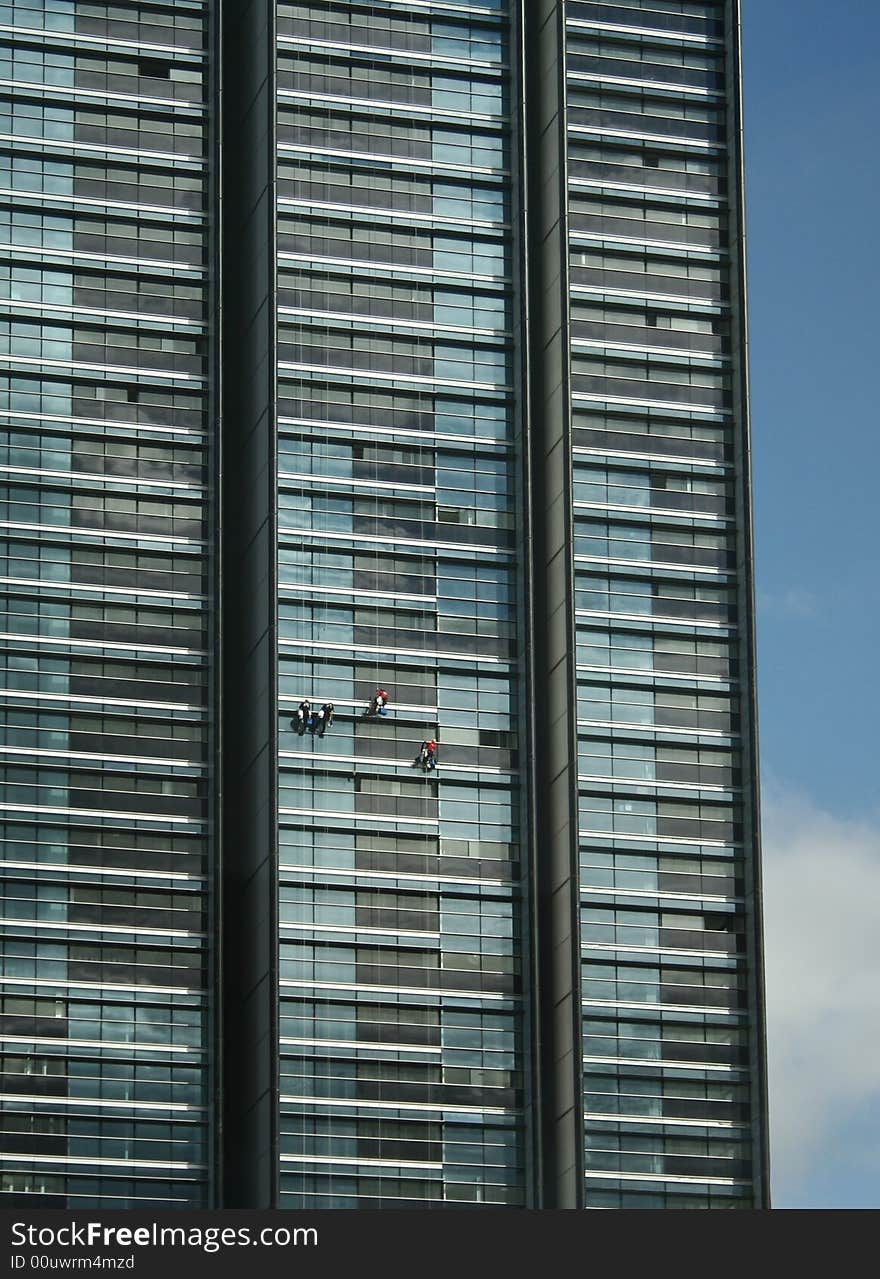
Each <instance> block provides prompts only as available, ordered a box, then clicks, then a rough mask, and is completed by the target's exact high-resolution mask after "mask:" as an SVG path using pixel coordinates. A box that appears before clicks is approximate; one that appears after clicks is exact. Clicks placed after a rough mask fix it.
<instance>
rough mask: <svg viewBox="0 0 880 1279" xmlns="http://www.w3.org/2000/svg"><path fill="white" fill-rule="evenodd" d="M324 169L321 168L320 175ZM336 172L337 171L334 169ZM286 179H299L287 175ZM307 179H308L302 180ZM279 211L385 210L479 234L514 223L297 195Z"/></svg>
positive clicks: (398, 220)
mask: <svg viewBox="0 0 880 1279" xmlns="http://www.w3.org/2000/svg"><path fill="white" fill-rule="evenodd" d="M320 172H321V170H319V171H318V173H319V174H320ZM331 172H335V170H331ZM346 176H347V177H351V176H352V170H351V169H347V170H346ZM281 180H282V181H295V180H296V179H290V178H284V179H281ZM301 180H305V179H301ZM348 190H349V188H348V187H343V186H341V185H340V187H339V193H340V195H342V194H343V192H348ZM276 207H277V210H278V213H279V214H283V213H286V212H291V213H295V212H298V211H300V210H302V209H305V210H307V211H309V212H311V213H312V214H314V213H316V212H322V213H328V214H330V215H331V216H332V217H338V216H339V215H340V214H345V216H346V218H351V219H352V220H354V219H357V218H364V219H367V218H375V216H376V214H377V212H381V214H382V217H383V219H385V220H386V221H387V222H388V223H390V224H392V225H394V224H403V225H404V226H406V225H408V224H410V223H412V224H413V226H414V227H419V228H420V227H421V226H423V225H424V226H426V227H429V228H431V229H436V230H442V229H443V228H444V227H447V226H448V227H450V228H451V229H452V230H453V231H462V230H464V231H473V232H474V233H475V234H476V235H481V234H487V233H489V234H497V235H507V234H508V233H509V232H510V231H511V230H512V226H511V224H510V223H509V222H506V221H504V220H502V219H494V218H493V219H492V220H491V221H485V220H480V219H479V218H456V217H452V216H451V215H446V214H443V215H441V214H437V213H414V212H412V211H411V210H409V209H397V208H382V209H381V210H379V209H377V207H376V205H373V204H349V203H347V202H346V201H345V200H340V201H335V200H303V199H298V198H296V197H294V196H279V197H278V200H277V202H276Z"/></svg>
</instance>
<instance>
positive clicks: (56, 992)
mask: <svg viewBox="0 0 880 1279" xmlns="http://www.w3.org/2000/svg"><path fill="white" fill-rule="evenodd" d="M4 986H8V987H10V988H11V989H10V990H9V991H8V992H7V993H10V994H17V993H18V989H17V988H19V987H22V986H26V987H33V988H34V989H36V990H44V989H45V990H49V991H51V992H52V994H53V996H54V997H55V998H57V999H79V998H82V997H83V995H81V994H80V992H84V993H85V997H86V998H92V997H93V996H94V995H95V992H98V997H99V998H100V997H101V992H106V993H107V994H108V995H119V994H128V995H134V996H138V995H145V996H147V998H148V999H150V1000H152V999H153V998H154V996H156V995H170V996H178V995H179V996H181V997H183V998H184V999H185V1002H184V1004H183V1005H181V1006H182V1007H187V1008H191V1007H196V1008H202V1007H204V1006H205V1003H206V998H207V996H206V992H204V991H202V990H200V989H199V988H198V987H194V986H146V985H139V984H138V983H137V982H131V981H127V982H110V981H82V980H79V979H78V980H76V981H70V980H68V979H67V978H66V977H54V978H53V979H52V980H51V981H47V980H46V979H45V978H42V977H3V978H0V990H2V988H3V987H4ZM193 1000H194V1001H195V1002H194V1003H193V1002H191V1001H193ZM174 1006H175V1007H177V1006H178V1005H174ZM7 1096H8V1094H7ZM24 1100H25V1101H32V1100H33V1096H32V1095H31V1096H30V1097H25V1098H24ZM53 1100H55V1099H54V1098H50V1097H44V1096H41V1097H40V1105H43V1104H44V1103H47V1102H50V1101H53ZM74 1100H75V1099H74V1098H72V1097H59V1098H57V1101H58V1103H59V1104H64V1103H66V1102H73V1101H74ZM90 1101H91V1104H93V1105H94V1104H101V1103H95V1102H94V1101H93V1100H91V1099H90ZM83 1104H84V1105H87V1104H89V1102H87V1101H85V1100H84V1101H83ZM104 1104H107V1103H104ZM112 1104H114V1105H119V1106H123V1105H131V1104H132V1103H131V1102H114V1103H112ZM154 1104H155V1107H156V1108H157V1109H159V1110H164V1109H166V1108H169V1109H170V1106H169V1107H166V1104H165V1103H162V1104H160V1103H158V1102H156V1103H154ZM186 1109H190V1107H188V1106H187V1107H186ZM193 1109H195V1108H194V1107H193ZM199 1109H202V1108H201V1107H199Z"/></svg>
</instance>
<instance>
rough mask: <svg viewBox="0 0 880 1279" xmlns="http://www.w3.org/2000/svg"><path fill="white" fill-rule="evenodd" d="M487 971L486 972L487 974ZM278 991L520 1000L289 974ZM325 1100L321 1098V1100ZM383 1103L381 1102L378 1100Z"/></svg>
mask: <svg viewBox="0 0 880 1279" xmlns="http://www.w3.org/2000/svg"><path fill="white" fill-rule="evenodd" d="M490 975H491V974H488V973H487V974H486V976H490ZM278 987H279V991H280V993H281V994H282V995H284V994H286V993H287V992H288V991H293V990H296V991H300V990H316V991H322V992H323V991H334V992H336V993H338V994H340V995H342V996H344V997H346V998H351V996H352V995H353V994H355V995H356V994H358V993H362V994H368V993H369V994H375V993H377V992H380V991H381V992H385V993H387V994H389V995H418V996H420V997H421V999H420V1002H426V1003H428V1004H429V1006H430V1003H431V1002H433V1000H432V1001H426V1000H425V999H424V997H425V996H426V995H431V996H433V997H434V999H436V1000H438V1001H439V1000H441V999H442V1000H444V1001H445V1000H446V999H461V1000H463V1001H464V1007H466V1008H467V1007H478V1006H479V1005H480V1004H481V1003H484V1002H485V1003H493V1004H494V1003H503V1004H510V1005H511V1006H513V1007H515V1006H516V1005H518V1004H519V1003H520V996H518V995H504V994H501V993H500V992H497V991H488V990H454V989H449V990H447V989H446V988H445V987H444V988H443V989H442V990H441V989H439V988H436V989H433V990H430V989H428V988H427V987H425V986H389V985H387V984H385V985H375V986H373V985H368V984H365V983H363V982H330V981H293V980H291V979H289V978H286V977H284V978H281V979H280V980H279V982H278ZM323 1100H326V1099H325V1098H322V1101H323ZM380 1104H384V1103H380ZM447 1109H452V1110H455V1109H457V1107H455V1106H452V1107H447Z"/></svg>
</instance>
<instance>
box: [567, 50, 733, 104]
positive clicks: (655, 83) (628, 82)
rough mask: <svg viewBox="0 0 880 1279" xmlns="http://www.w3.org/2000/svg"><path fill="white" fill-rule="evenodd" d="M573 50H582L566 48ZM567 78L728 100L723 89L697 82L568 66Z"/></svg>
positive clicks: (639, 90)
mask: <svg viewBox="0 0 880 1279" xmlns="http://www.w3.org/2000/svg"><path fill="white" fill-rule="evenodd" d="M573 52H580V51H579V50H572V49H566V54H569V53H573ZM670 69H671V68H670ZM565 79H566V83H568V82H571V84H573V85H577V84H599V85H602V86H603V87H605V86H607V87H608V88H610V89H621V88H622V89H631V90H633V91H634V92H636V93H638V94H641V93H643V92H645V91H646V90H648V91H651V92H653V93H656V94H657V96H658V97H659V96H663V97H671V96H673V95H678V96H679V97H682V98H703V99H705V100H707V101H711V102H717V103H718V104H719V105H721V106H723V105H725V103H726V101H727V95H726V94H725V93H724V92H723V91H721V90H717V89H705V88H703V87H702V86H701V85H695V84H677V83H675V82H674V81H671V80H635V79H631V78H630V77H628V76H619V75H611V74H607V73H603V72H601V71H572V70H570V69H568V68H566V72H565Z"/></svg>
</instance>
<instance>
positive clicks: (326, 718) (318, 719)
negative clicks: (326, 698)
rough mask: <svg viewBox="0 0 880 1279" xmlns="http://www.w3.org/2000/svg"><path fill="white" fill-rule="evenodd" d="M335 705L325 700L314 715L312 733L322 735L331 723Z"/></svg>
mask: <svg viewBox="0 0 880 1279" xmlns="http://www.w3.org/2000/svg"><path fill="white" fill-rule="evenodd" d="M335 709H336V708H335V707H334V705H333V703H332V702H325V703H324V705H323V706H322V707H321V709H320V710H319V711H318V713H317V714H316V715H315V722H314V727H313V728H312V732H313V733H317V734H318V736H319V737H323V736H324V734H325V733H326V731H327V729H328V728H329V727H330V725H331V724H332V723H333V715H334V712H335Z"/></svg>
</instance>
